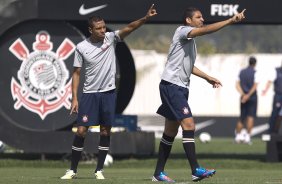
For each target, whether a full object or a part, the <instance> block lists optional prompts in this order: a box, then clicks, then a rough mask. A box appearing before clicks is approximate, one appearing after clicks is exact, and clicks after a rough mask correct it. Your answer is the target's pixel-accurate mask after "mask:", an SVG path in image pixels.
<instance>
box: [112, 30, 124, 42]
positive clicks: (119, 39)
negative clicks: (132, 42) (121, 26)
mask: <svg viewBox="0 0 282 184" xmlns="http://www.w3.org/2000/svg"><path fill="white" fill-rule="evenodd" d="M114 35H115V41H116V42H121V41H123V40H122V39H121V38H120V36H119V30H116V31H115V32H114Z"/></svg>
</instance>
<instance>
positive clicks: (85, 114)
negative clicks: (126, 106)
mask: <svg viewBox="0 0 282 184" xmlns="http://www.w3.org/2000/svg"><path fill="white" fill-rule="evenodd" d="M156 14H157V12H156V9H155V8H154V5H152V6H151V7H150V9H149V10H148V12H147V14H146V16H144V17H143V18H141V19H138V20H136V21H134V22H131V23H130V24H128V25H127V26H126V27H124V28H122V29H120V30H117V31H113V32H106V24H105V22H104V20H103V19H102V18H101V17H91V18H90V19H89V21H88V25H89V32H90V34H91V36H90V37H89V38H87V39H85V40H84V41H82V42H80V43H79V44H78V45H77V47H76V50H75V57H74V64H73V66H74V71H73V75H72V106H71V112H70V113H71V114H72V113H78V115H77V125H78V128H77V132H76V135H75V137H74V141H73V145H72V160H71V167H70V169H69V170H67V172H66V174H65V175H64V176H62V177H61V179H73V178H75V177H76V175H77V165H78V162H79V159H80V157H81V152H82V151H83V146H84V139H85V135H86V132H87V130H88V128H89V126H95V125H100V142H99V146H98V162H97V167H96V170H95V178H96V179H105V178H104V176H103V173H102V169H103V165H104V161H105V158H106V155H107V153H108V150H109V146H110V132H111V124H112V123H113V121H114V116H115V104H116V91H115V88H116V86H115V74H116V55H115V46H116V43H117V42H119V41H121V40H123V39H124V38H125V37H126V36H128V35H129V34H130V33H131V32H132V31H134V30H135V29H137V28H139V27H140V26H141V25H143V24H144V23H145V22H146V21H147V20H148V19H149V18H151V17H153V16H155V15H156ZM83 66H84V67H85V81H84V85H83V94H82V97H81V100H80V103H79V105H78V98H77V93H78V92H77V91H78V86H79V80H80V72H81V68H82V67H83Z"/></svg>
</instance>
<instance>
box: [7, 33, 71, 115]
mask: <svg viewBox="0 0 282 184" xmlns="http://www.w3.org/2000/svg"><path fill="white" fill-rule="evenodd" d="M52 49H53V43H52V42H51V41H50V35H49V34H48V32H46V31H40V32H39V33H37V34H36V37H35V42H34V43H33V52H31V53H30V52H29V50H28V48H27V47H26V46H25V44H24V43H23V41H22V40H21V39H20V38H18V39H17V40H16V41H15V42H14V43H13V44H12V45H11V46H10V47H9V50H10V51H11V52H12V53H13V54H14V55H15V56H16V57H17V58H18V59H19V60H21V61H22V64H21V67H20V70H19V71H18V73H17V77H18V79H19V81H20V83H18V82H17V80H16V79H15V78H14V77H12V79H11V93H12V96H13V99H14V100H15V104H14V108H15V109H16V110H18V109H20V108H21V107H22V106H23V107H24V108H26V109H28V110H29V111H32V112H34V113H36V114H38V115H39V116H40V118H41V119H42V120H44V119H45V117H46V116H47V115H48V114H50V113H52V112H55V111H57V110H59V109H60V108H62V107H63V106H64V107H65V108H67V109H68V108H70V106H71V104H70V98H71V80H70V81H69V82H68V83H67V79H68V78H69V72H68V70H67V68H66V66H65V63H64V60H65V59H67V58H68V57H69V56H70V55H71V54H72V53H73V51H74V49H75V45H74V44H73V43H72V41H71V40H69V39H68V38H65V40H64V41H63V42H62V43H61V45H60V46H59V48H58V49H57V51H56V53H55V52H53V51H52Z"/></svg>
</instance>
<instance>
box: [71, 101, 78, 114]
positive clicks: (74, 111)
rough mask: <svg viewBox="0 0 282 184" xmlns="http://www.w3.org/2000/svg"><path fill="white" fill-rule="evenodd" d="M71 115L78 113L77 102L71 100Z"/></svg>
mask: <svg viewBox="0 0 282 184" xmlns="http://www.w3.org/2000/svg"><path fill="white" fill-rule="evenodd" d="M72 113H78V101H77V100H72V103H71V111H70V115H71V114H72Z"/></svg>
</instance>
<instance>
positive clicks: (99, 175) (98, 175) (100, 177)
mask: <svg viewBox="0 0 282 184" xmlns="http://www.w3.org/2000/svg"><path fill="white" fill-rule="evenodd" d="M95 178H96V179H97V180H104V179H105V177H104V175H103V171H97V172H95Z"/></svg>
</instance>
